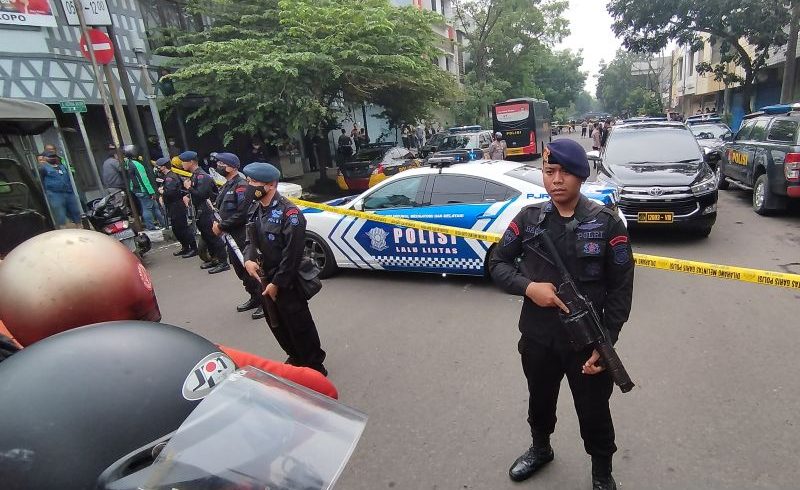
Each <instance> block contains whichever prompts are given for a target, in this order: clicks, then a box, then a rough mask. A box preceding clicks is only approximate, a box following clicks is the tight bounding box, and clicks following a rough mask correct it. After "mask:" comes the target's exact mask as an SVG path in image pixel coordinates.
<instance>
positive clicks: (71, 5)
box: [61, 0, 111, 26]
mask: <svg viewBox="0 0 800 490" xmlns="http://www.w3.org/2000/svg"><path fill="white" fill-rule="evenodd" d="M80 3H81V4H82V5H83V18H84V19H85V20H86V25H87V26H110V25H111V13H110V12H109V11H108V4H107V3H106V0H81V1H80ZM61 5H63V6H64V13H65V14H66V16H67V24H69V25H71V26H78V25H81V23H80V20H78V9H77V8H76V6H75V0H61Z"/></svg>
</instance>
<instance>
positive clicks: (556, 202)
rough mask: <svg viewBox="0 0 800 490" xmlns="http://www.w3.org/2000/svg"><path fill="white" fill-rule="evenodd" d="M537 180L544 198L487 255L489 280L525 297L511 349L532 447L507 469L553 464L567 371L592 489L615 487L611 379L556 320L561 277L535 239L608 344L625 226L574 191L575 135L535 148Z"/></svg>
mask: <svg viewBox="0 0 800 490" xmlns="http://www.w3.org/2000/svg"><path fill="white" fill-rule="evenodd" d="M542 169H543V173H544V185H545V188H546V189H547V192H548V193H549V194H550V200H549V201H547V202H544V203H540V204H534V205H531V206H527V207H525V208H524V209H522V211H520V213H519V214H518V215H517V216H516V217H515V218H514V219H513V221H512V222H511V224H510V225H509V227H508V229H507V230H506V232H505V234H504V235H503V237H502V239H501V241H500V243H499V244H498V246H497V249H496V251H495V252H494V254H493V256H492V259H491V261H490V269H491V272H492V277H493V278H494V280H495V282H497V284H498V285H500V286H501V287H502V288H503V289H505V290H506V291H507V292H509V293H511V294H516V295H519V296H524V297H525V300H524V303H523V306H522V313H521V315H520V319H519V329H520V332H521V333H522V338H521V339H520V341H519V352H520V354H521V356H522V369H523V371H524V373H525V377H526V378H527V380H528V391H529V395H530V399H529V405H528V423H529V424H530V427H531V435H532V437H533V444H532V445H531V447H530V449H528V450H527V451H526V452H525V453H524V454H523V455H522V456H520V457H519V458H517V460H516V461H515V462H514V464H513V465H512V466H511V468H510V470H509V476H510V478H511V479H512V480H514V481H522V480H525V479H527V478H529V477H530V476H532V475H533V474H534V473H535V472H536V471H537V470H539V469H540V468H541V467H542V466H544V465H545V464H547V463H549V462H550V461H552V460H553V457H554V454H553V449H552V448H551V447H550V434H552V433H553V431H554V429H555V424H556V401H557V400H558V391H559V387H560V385H561V380H562V378H563V377H564V376H565V375H566V377H567V381H568V382H569V387H570V390H571V391H572V397H573V399H574V401H575V409H576V411H577V413H578V421H579V423H580V432H581V437H582V438H583V442H584V448H585V449H586V452H587V453H588V454H589V455H590V456H591V458H592V484H593V488H594V489H595V490H611V489H616V488H617V487H616V483H615V481H614V478H613V477H612V476H611V458H612V455H613V454H614V452H615V451H616V449H617V447H616V445H615V444H614V426H613V423H612V421H611V412H610V410H609V406H608V401H609V398H610V396H611V392H612V389H613V384H612V379H611V377H610V375H609V374H608V373H607V372H606V371H605V370H604V367H603V365H602V363H600V362H599V355H598V353H597V351H596V350H592V349H591V348H589V349H585V350H581V351H577V352H576V351H575V350H573V349H572V348H571V347H570V345H569V337H568V334H567V332H566V331H565V329H564V327H563V326H562V325H561V322H560V319H559V315H558V314H559V310H563V311H564V312H565V313H566V312H568V309H567V307H566V306H565V305H564V303H563V302H562V301H561V299H560V298H559V297H558V291H557V286H556V285H557V284H559V283H560V274H559V271H558V269H557V268H556V266H555V265H554V261H553V259H552V258H551V257H550V256H549V254H548V253H547V249H546V248H545V246H544V245H543V243H542V240H541V236H542V235H541V234H542V232H543V231H544V230H546V231H547V233H548V234H549V235H550V236H551V238H552V239H553V241H554V243H555V246H556V249H557V250H559V252H561V256H562V259H563V261H564V262H565V263H566V266H567V268H568V269H569V271H570V273H571V275H572V276H573V277H574V278H575V280H576V282H577V285H578V287H579V288H580V289H581V290H582V292H583V294H585V295H587V296H588V298H589V299H590V300H591V301H592V303H593V304H594V306H595V308H597V310H598V312H599V313H600V315H601V317H602V321H603V323H604V325H605V327H606V328H607V329H608V332H609V335H610V336H611V338H612V339H611V340H612V342H616V340H617V338H618V336H619V332H620V329H621V328H622V325H623V324H624V323H625V322H626V321H627V320H628V315H629V313H630V309H631V298H632V295H633V256H632V253H631V248H630V244H629V240H628V233H627V231H626V228H625V225H624V223H623V222H622V220H621V219H620V218H619V216H618V215H617V214H616V213H615V212H614V211H612V210H611V209H609V208H607V207H605V206H601V205H599V204H596V203H594V202H593V201H590V200H589V199H588V198H586V197H585V196H583V195H582V194H581V193H580V188H581V184H582V183H583V182H584V181H585V180H586V178H587V177H588V176H589V162H588V161H587V159H586V154H585V152H584V150H583V148H582V147H581V146H580V145H579V144H578V143H577V142H575V141H572V140H568V139H562V140H556V141H553V142H552V143H550V144H549V145H548V147H547V149H545V151H544V152H543V164H542Z"/></svg>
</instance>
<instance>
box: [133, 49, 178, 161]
mask: <svg viewBox="0 0 800 490" xmlns="http://www.w3.org/2000/svg"><path fill="white" fill-rule="evenodd" d="M133 52H134V53H136V61H137V62H138V63H139V67H140V68H141V69H142V88H143V89H144V91H145V97H147V102H148V103H149V104H150V114H152V116H153V126H155V127H156V134H157V135H158V145H159V146H160V147H161V154H162V155H163V156H165V157H169V148H168V147H167V139H166V138H165V137H164V126H163V125H162V124H161V114H160V113H159V112H158V104H156V93H155V91H154V90H153V83H152V82H151V81H150V72H149V71H148V70H147V60H145V58H144V48H143V47H141V46H136V47H134V48H133Z"/></svg>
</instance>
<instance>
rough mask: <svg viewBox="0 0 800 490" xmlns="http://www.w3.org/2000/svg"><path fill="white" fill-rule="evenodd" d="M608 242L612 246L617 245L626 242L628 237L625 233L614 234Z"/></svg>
mask: <svg viewBox="0 0 800 490" xmlns="http://www.w3.org/2000/svg"><path fill="white" fill-rule="evenodd" d="M608 243H610V244H611V246H612V247H614V246H616V245H619V244H620V243H628V237H626V236H625V235H619V236H615V237H614V238H612V239H611V240H609V241H608Z"/></svg>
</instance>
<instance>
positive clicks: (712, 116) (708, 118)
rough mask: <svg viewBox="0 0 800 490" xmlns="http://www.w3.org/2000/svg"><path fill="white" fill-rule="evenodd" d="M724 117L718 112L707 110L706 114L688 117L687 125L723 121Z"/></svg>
mask: <svg viewBox="0 0 800 490" xmlns="http://www.w3.org/2000/svg"><path fill="white" fill-rule="evenodd" d="M721 122H722V118H721V117H719V114H717V113H716V112H706V113H704V114H695V115H694V116H689V117H687V118H686V125H687V126H693V125H695V124H708V123H721Z"/></svg>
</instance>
